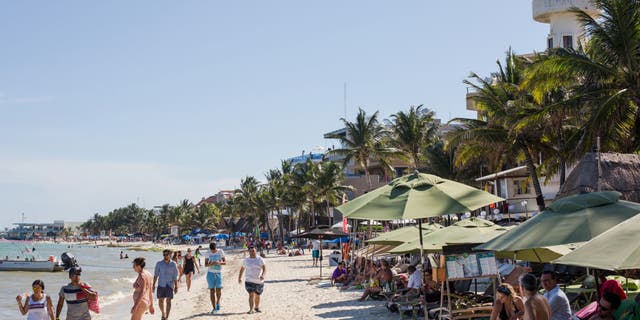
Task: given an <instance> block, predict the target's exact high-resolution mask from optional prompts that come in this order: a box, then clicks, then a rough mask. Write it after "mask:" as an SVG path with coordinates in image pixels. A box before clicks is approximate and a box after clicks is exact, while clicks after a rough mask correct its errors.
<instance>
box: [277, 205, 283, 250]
mask: <svg viewBox="0 0 640 320" xmlns="http://www.w3.org/2000/svg"><path fill="white" fill-rule="evenodd" d="M276 212H277V213H278V231H279V232H278V233H279V234H280V243H282V244H283V245H284V230H283V229H284V224H283V223H282V211H281V210H280V208H277V209H276Z"/></svg>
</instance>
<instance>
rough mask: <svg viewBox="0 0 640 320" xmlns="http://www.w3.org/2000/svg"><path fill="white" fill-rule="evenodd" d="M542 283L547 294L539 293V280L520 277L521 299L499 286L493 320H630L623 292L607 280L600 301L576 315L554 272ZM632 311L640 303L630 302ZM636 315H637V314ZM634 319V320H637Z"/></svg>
mask: <svg viewBox="0 0 640 320" xmlns="http://www.w3.org/2000/svg"><path fill="white" fill-rule="evenodd" d="M540 283H541V284H542V287H543V288H544V290H545V293H544V294H540V293H539V292H538V279H537V278H536V276H535V275H533V274H530V273H527V274H524V275H522V276H521V277H520V279H519V287H520V295H518V294H517V293H516V291H515V289H514V288H513V287H512V286H511V285H509V284H507V283H503V284H500V285H499V286H498V287H497V288H496V289H497V290H496V291H497V297H496V301H495V304H494V308H493V310H492V313H491V320H497V319H499V320H507V319H524V320H567V319H588V320H614V319H616V320H620V319H627V318H626V317H625V315H624V312H620V311H623V310H622V309H621V306H622V302H623V300H624V299H626V295H625V294H624V291H623V290H622V288H621V287H620V284H619V283H618V282H617V281H616V280H607V281H606V282H605V283H603V285H602V287H601V288H600V291H599V293H598V301H597V302H595V303H594V304H593V308H590V307H588V308H587V309H589V311H587V312H579V313H580V314H579V315H578V314H576V315H573V314H572V312H571V306H570V303H569V299H568V298H567V295H566V294H565V293H564V292H563V291H562V289H561V288H560V286H559V285H558V280H557V276H556V274H555V273H554V272H553V271H544V272H543V273H542V275H541V276H540ZM628 304H630V306H631V307H632V309H633V310H635V309H636V304H637V301H635V302H634V301H630V302H628ZM634 312H635V311H634ZM636 317H637V315H633V316H632V317H631V319H636Z"/></svg>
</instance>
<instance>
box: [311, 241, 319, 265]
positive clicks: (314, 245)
mask: <svg viewBox="0 0 640 320" xmlns="http://www.w3.org/2000/svg"><path fill="white" fill-rule="evenodd" d="M311 256H312V257H313V265H312V266H313V267H317V266H319V265H320V264H319V261H320V240H318V239H313V240H312V241H311Z"/></svg>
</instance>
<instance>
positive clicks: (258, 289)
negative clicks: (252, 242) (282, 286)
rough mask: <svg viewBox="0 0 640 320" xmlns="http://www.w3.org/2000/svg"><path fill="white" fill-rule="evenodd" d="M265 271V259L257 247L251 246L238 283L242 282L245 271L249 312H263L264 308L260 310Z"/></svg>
mask: <svg viewBox="0 0 640 320" xmlns="http://www.w3.org/2000/svg"><path fill="white" fill-rule="evenodd" d="M245 270H246V273H245ZM265 272H266V267H265V264H264V260H263V259H262V257H260V256H258V255H257V253H256V248H255V247H249V257H248V258H246V259H245V260H244V262H243V263H242V267H241V268H240V273H239V274H238V283H242V274H243V273H245V278H244V288H245V290H247V292H248V293H249V312H247V313H248V314H252V313H254V312H262V310H260V295H261V294H262V291H263V290H264V275H265Z"/></svg>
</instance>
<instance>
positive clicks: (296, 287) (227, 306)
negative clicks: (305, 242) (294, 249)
mask: <svg viewBox="0 0 640 320" xmlns="http://www.w3.org/2000/svg"><path fill="white" fill-rule="evenodd" d="M226 254H227V265H226V266H225V268H224V271H223V275H224V278H223V284H224V289H223V292H222V304H221V310H220V311H219V312H218V313H217V314H216V315H213V316H212V315H210V314H209V312H210V311H211V303H210V301H209V290H208V289H207V283H206V278H205V272H206V271H204V270H203V272H202V273H201V274H199V275H197V276H196V277H195V280H194V282H193V283H192V287H191V291H190V292H187V291H186V287H185V284H184V281H183V283H181V284H180V286H179V291H178V294H177V296H176V298H175V299H174V301H173V309H172V311H171V317H170V319H185V320H186V319H189V320H191V319H211V318H212V317H223V318H225V319H364V318H377V319H397V318H398V315H397V314H394V313H390V312H388V311H387V309H386V308H385V307H384V306H383V304H384V302H382V301H365V302H358V301H356V299H357V298H358V297H360V295H361V293H362V291H361V290H347V291H341V290H338V288H337V287H331V286H330V284H329V282H328V280H323V281H320V282H318V280H313V281H310V280H311V279H312V278H317V277H318V276H319V268H318V267H311V255H309V254H307V255H304V256H297V257H288V256H276V255H273V254H271V255H267V257H266V259H265V263H266V266H267V274H266V277H265V290H264V293H263V295H262V299H261V303H260V305H261V306H260V307H261V309H262V310H263V312H262V313H255V314H247V311H248V310H249V306H248V294H247V292H246V291H245V289H244V283H243V284H238V282H237V279H238V272H239V270H240V266H241V264H242V260H243V254H242V253H241V252H238V251H227V252H226ZM325 258H326V257H325ZM327 261H328V260H327V259H325V260H324V262H325V263H324V265H323V268H322V272H323V276H325V277H326V276H329V275H330V272H332V271H333V269H334V268H335V267H329V266H328V263H327ZM155 303H156V305H157V301H155ZM156 310H158V309H157V307H156ZM156 312H159V311H156ZM159 317H160V316H159V313H156V315H145V317H144V319H156V318H159Z"/></svg>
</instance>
